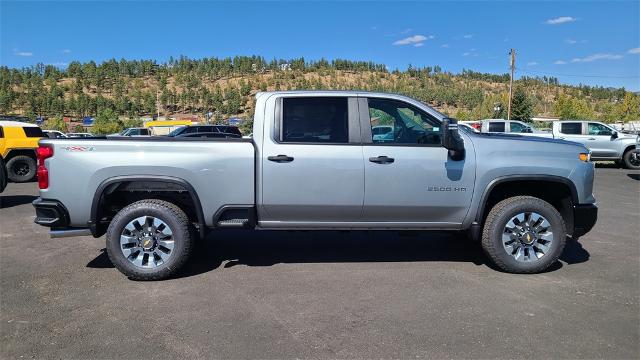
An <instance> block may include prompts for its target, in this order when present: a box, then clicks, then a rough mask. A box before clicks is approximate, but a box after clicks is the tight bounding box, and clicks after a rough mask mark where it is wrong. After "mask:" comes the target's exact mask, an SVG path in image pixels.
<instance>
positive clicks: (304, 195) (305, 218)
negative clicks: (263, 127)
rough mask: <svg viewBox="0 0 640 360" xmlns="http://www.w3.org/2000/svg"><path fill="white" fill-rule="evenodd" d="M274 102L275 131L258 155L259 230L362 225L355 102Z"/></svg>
mask: <svg viewBox="0 0 640 360" xmlns="http://www.w3.org/2000/svg"><path fill="white" fill-rule="evenodd" d="M276 102H277V103H276V116H275V121H274V123H275V130H274V131H273V134H270V135H267V134H265V138H264V146H263V150H262V159H261V161H262V182H261V184H262V202H261V203H262V204H263V210H264V213H261V222H260V225H261V226H263V227H295V226H306V227H309V226H318V227H322V226H331V223H344V222H353V221H358V220H360V216H361V215H362V201H363V197H364V164H363V160H362V147H361V144H360V128H359V119H358V113H357V101H356V99H355V98H347V97H309V96H307V97H300V96H299V95H298V96H292V97H283V98H280V99H277V100H276ZM259 184H260V182H259ZM312 223H313V224H312Z"/></svg>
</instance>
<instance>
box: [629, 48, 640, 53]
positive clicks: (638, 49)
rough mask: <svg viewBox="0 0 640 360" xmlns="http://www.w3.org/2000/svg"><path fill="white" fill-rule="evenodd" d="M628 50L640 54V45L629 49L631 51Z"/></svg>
mask: <svg viewBox="0 0 640 360" xmlns="http://www.w3.org/2000/svg"><path fill="white" fill-rule="evenodd" d="M627 52H628V53H629V54H640V47H637V48H633V49H629V51H627Z"/></svg>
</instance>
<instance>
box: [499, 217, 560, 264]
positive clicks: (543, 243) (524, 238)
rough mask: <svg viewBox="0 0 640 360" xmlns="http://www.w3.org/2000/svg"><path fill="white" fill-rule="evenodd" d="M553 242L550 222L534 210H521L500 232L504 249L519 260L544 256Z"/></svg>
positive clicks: (524, 260) (532, 259) (536, 258)
mask: <svg viewBox="0 0 640 360" xmlns="http://www.w3.org/2000/svg"><path fill="white" fill-rule="evenodd" d="M552 242H553V231H552V230H551V223H549V221H548V220H547V219H545V218H544V217H543V216H542V215H540V214H538V213H535V212H523V213H520V214H518V215H516V216H514V217H512V218H511V220H509V221H508V222H507V224H506V225H505V227H504V231H503V233H502V246H503V247H504V250H505V251H506V252H507V253H508V254H510V255H511V256H513V258H514V259H516V260H517V261H520V262H531V261H536V260H538V259H540V258H542V257H543V256H545V255H546V254H547V253H548V252H549V250H550V247H551V243H552Z"/></svg>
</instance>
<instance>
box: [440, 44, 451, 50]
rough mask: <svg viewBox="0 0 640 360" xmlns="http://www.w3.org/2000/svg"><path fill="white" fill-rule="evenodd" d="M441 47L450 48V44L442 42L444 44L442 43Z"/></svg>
mask: <svg viewBox="0 0 640 360" xmlns="http://www.w3.org/2000/svg"><path fill="white" fill-rule="evenodd" d="M440 47H441V48H445V49H448V48H449V44H442V45H440Z"/></svg>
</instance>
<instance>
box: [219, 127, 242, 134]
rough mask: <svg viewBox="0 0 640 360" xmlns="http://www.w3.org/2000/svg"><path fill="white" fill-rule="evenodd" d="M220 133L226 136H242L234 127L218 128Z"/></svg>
mask: <svg viewBox="0 0 640 360" xmlns="http://www.w3.org/2000/svg"><path fill="white" fill-rule="evenodd" d="M220 131H222V132H225V133H227V134H236V135H240V136H242V133H241V132H240V129H238V128H237V127H236V126H223V127H222V128H220Z"/></svg>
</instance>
